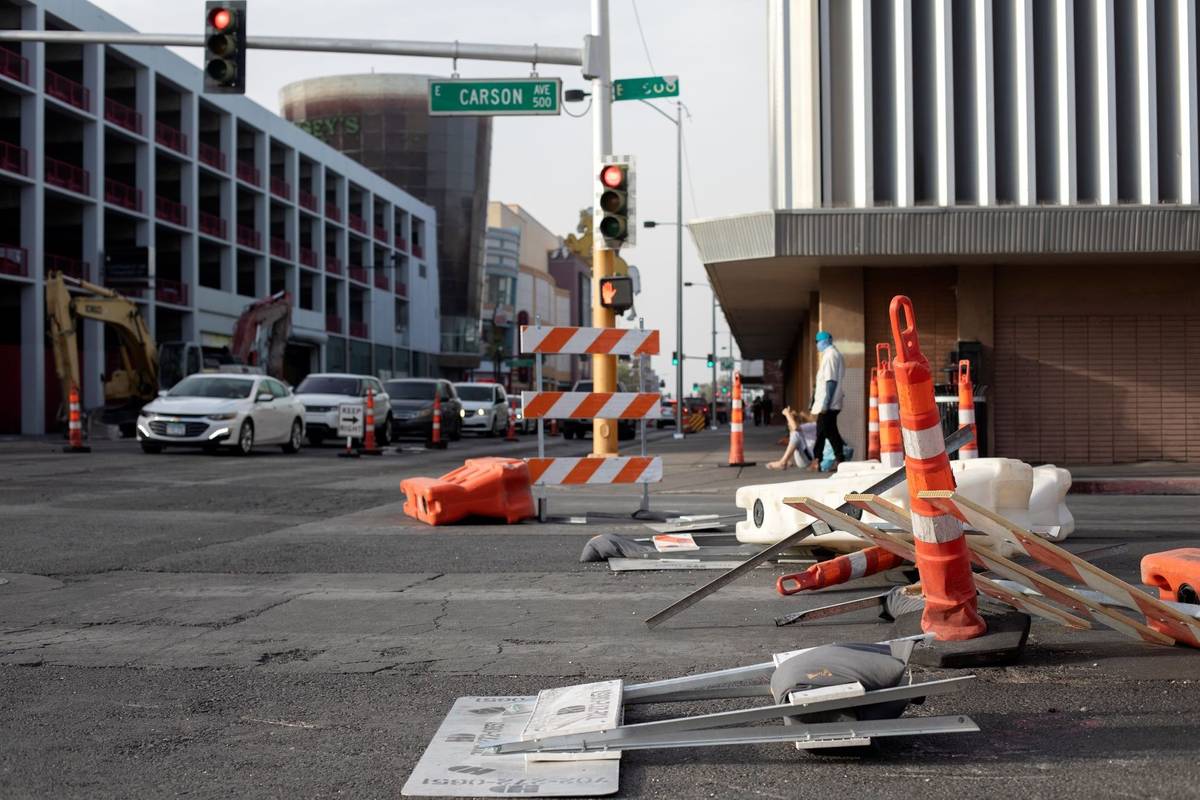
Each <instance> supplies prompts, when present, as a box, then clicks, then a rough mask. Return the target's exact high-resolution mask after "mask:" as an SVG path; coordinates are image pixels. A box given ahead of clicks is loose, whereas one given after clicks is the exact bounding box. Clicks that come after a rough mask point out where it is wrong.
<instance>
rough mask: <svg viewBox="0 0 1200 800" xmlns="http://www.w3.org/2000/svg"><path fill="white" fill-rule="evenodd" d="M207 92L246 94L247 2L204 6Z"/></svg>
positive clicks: (225, 0)
mask: <svg viewBox="0 0 1200 800" xmlns="http://www.w3.org/2000/svg"><path fill="white" fill-rule="evenodd" d="M204 91H206V92H213V93H216V94H245V93H246V0H207V2H206V3H205V4H204Z"/></svg>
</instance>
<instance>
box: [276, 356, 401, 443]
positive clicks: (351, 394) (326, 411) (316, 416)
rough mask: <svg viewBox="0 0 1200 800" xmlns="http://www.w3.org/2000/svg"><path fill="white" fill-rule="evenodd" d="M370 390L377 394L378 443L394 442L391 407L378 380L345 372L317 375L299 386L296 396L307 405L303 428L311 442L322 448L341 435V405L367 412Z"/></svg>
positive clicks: (376, 436) (308, 378)
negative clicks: (321, 444)
mask: <svg viewBox="0 0 1200 800" xmlns="http://www.w3.org/2000/svg"><path fill="white" fill-rule="evenodd" d="M367 389H371V390H373V391H374V392H375V398H374V399H375V441H376V443H377V444H379V445H386V444H388V443H389V442H391V436H392V434H391V431H392V404H391V399H390V397H389V396H388V392H387V390H386V389H385V388H384V387H383V384H382V383H380V382H379V379H378V378H372V377H371V376H370V375H353V374H350V373H344V372H315V373H313V374H312V375H309V376H308V377H307V378H305V379H304V380H302V381H300V385H299V386H297V387H296V396H297V397H299V398H300V401H301V402H302V403H304V425H305V429H306V431H307V432H308V443H309V444H311V445H314V446H315V445H319V444H320V443H321V442H322V441H324V440H325V439H329V438H336V437H337V435H338V432H337V431H338V421H337V415H338V406H339V405H342V404H343V403H355V404H357V405H361V406H362V407H363V408H364V409H366V405H367Z"/></svg>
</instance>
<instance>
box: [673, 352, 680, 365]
mask: <svg viewBox="0 0 1200 800" xmlns="http://www.w3.org/2000/svg"><path fill="white" fill-rule="evenodd" d="M671 366H672V367H678V366H679V351H678V350H672V351H671Z"/></svg>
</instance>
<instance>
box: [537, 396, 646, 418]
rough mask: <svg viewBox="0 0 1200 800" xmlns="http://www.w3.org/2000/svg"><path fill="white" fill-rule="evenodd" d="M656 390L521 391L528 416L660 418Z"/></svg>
mask: <svg viewBox="0 0 1200 800" xmlns="http://www.w3.org/2000/svg"><path fill="white" fill-rule="evenodd" d="M661 402H662V398H661V397H660V396H659V395H658V393H657V392H521V404H522V407H523V408H524V409H525V418H526V419H539V418H541V419H584V418H587V417H599V418H601V419H658V417H659V415H660V414H661V413H662V411H661Z"/></svg>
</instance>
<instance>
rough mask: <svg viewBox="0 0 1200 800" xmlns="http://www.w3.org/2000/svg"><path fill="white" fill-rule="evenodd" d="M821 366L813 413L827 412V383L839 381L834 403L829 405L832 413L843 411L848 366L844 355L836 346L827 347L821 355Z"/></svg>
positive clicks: (835, 389)
mask: <svg viewBox="0 0 1200 800" xmlns="http://www.w3.org/2000/svg"><path fill="white" fill-rule="evenodd" d="M820 355H821V365H820V366H819V367H818V368H817V380H816V384H817V385H816V386H815V387H814V391H813V405H812V413H814V414H820V413H821V412H822V411H824V410H825V389H826V382H827V381H837V386H836V387H834V390H833V398H832V402H830V403H829V410H830V411H841V410H842V399H843V398H844V397H845V396H846V392H845V390H844V389H843V388H842V384H844V383H845V378H846V364H845V361H844V360H843V359H842V354H841V353H839V352H838V349H837V347H836V346H834V345H830V346H829V347H826V348H825V350H824V352H822V353H821V354H820Z"/></svg>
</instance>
